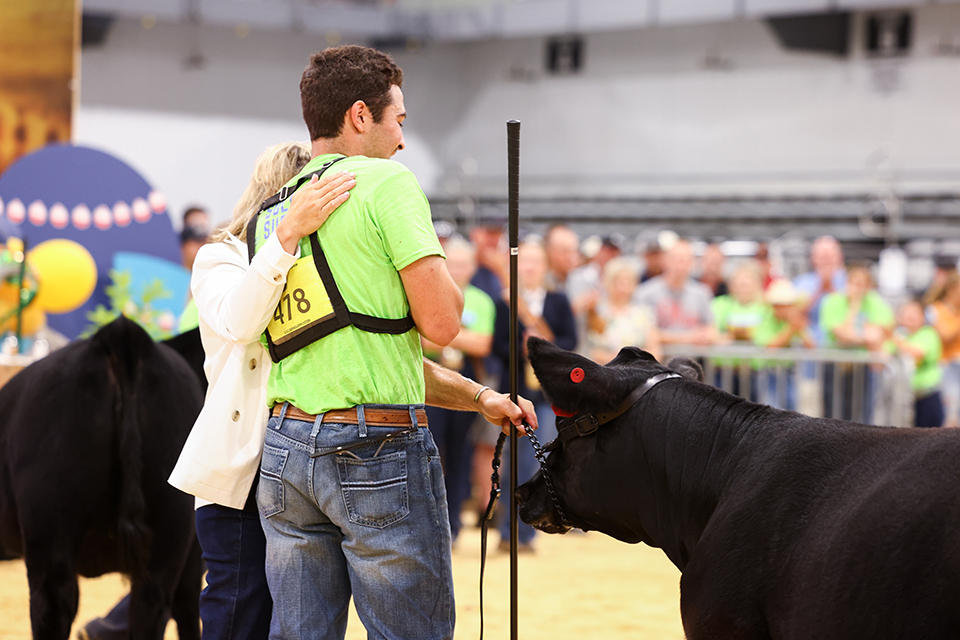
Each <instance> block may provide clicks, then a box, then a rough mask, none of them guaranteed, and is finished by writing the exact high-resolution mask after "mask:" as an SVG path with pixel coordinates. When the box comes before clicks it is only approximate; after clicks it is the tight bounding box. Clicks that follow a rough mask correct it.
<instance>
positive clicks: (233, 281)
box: [169, 234, 300, 509]
mask: <svg viewBox="0 0 960 640" xmlns="http://www.w3.org/2000/svg"><path fill="white" fill-rule="evenodd" d="M299 254H300V250H299V248H298V249H297V255H294V256H291V255H290V254H288V253H287V252H286V251H284V250H283V247H282V246H280V241H279V240H278V239H277V236H276V234H271V235H270V237H269V238H268V239H267V241H266V243H265V244H264V246H263V247H262V248H261V249H260V250H259V251H258V252H257V254H256V256H254V258H253V262H252V263H251V262H249V260H248V258H247V245H246V244H245V243H244V242H242V241H240V240H239V239H237V238H235V237H233V236H230V237H229V238H227V240H225V241H224V242H215V243H212V244H208V245H205V246H203V247H202V248H201V249H200V251H199V252H198V253H197V257H196V260H195V262H194V264H193V275H192V277H191V280H190V290H191V292H192V293H193V299H194V300H196V303H197V309H198V311H199V314H200V339H201V340H202V342H203V350H204V353H205V354H206V357H205V359H204V363H203V370H204V373H206V376H207V381H208V382H209V387H208V389H207V397H206V400H205V401H204V404H203V409H202V410H201V411H200V416H199V417H198V418H197V421H196V423H195V424H194V425H193V430H192V431H191V432H190V435H189V437H188V438H187V441H186V444H184V446H183V450H182V451H181V452H180V458H179V460H177V465H176V467H174V469H173V473H172V474H171V475H170V479H169V482H170V484H172V485H173V486H175V487H176V488H178V489H180V490H181V491H184V492H185V493H189V494H191V495H194V496H196V497H197V498H198V500H197V506H202V505H203V504H209V503H215V504H220V505H224V506H226V507H233V508H234V509H242V508H243V505H244V503H245V502H246V500H247V494H248V493H249V492H250V487H251V486H253V481H254V478H255V477H256V474H257V472H258V468H259V465H260V453H261V450H262V449H263V437H264V433H265V432H266V428H267V419H268V418H269V409H268V407H267V378H268V376H269V374H270V356H269V354H268V353H267V351H266V349H264V348H263V347H262V346H261V344H260V342H259V338H260V334H262V333H263V330H264V328H265V327H266V326H267V323H268V322H269V321H270V319H271V318H272V317H273V312H274V309H275V308H276V306H277V303H278V301H279V299H280V294H281V293H282V291H283V286H284V284H285V283H286V279H287V271H289V270H290V267H291V266H292V265H293V263H294V262H296V260H297V258H298V257H299Z"/></svg>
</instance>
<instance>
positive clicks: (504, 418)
mask: <svg viewBox="0 0 960 640" xmlns="http://www.w3.org/2000/svg"><path fill="white" fill-rule="evenodd" d="M517 400H518V401H519V402H520V406H519V407H518V406H517V405H515V404H513V402H511V401H510V394H507V393H496V392H495V391H493V390H492V389H491V390H487V391H484V392H483V393H482V394H481V395H480V399H479V400H478V404H479V405H480V413H481V414H483V417H484V418H486V419H487V421H488V422H491V423H493V424H499V425H500V428H501V429H502V430H503V432H504V433H506V434H509V433H510V424H511V423H513V424H515V425H517V434H518V435H521V436H525V435H527V431H526V429H524V428H523V425H522V424H521V419H522V420H523V421H526V423H527V424H529V425H530V427H531V429H532V430H533V431H536V430H537V428H538V427H539V426H540V425H539V424H537V414H536V412H535V411H534V410H533V403H532V402H530V401H529V400H527V399H526V398H517Z"/></svg>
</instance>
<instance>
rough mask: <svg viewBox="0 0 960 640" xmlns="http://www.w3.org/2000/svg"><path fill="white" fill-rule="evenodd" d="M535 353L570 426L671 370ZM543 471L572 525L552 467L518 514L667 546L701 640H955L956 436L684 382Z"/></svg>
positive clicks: (525, 490)
mask: <svg viewBox="0 0 960 640" xmlns="http://www.w3.org/2000/svg"><path fill="white" fill-rule="evenodd" d="M529 352H530V361H531V363H532V364H533V368H534V371H535V372H536V374H537V377H538V378H539V379H540V382H541V384H542V386H543V389H544V392H545V393H546V394H547V396H548V397H549V398H550V399H551V400H552V402H553V403H554V405H555V407H556V409H557V410H558V412H559V413H561V414H564V413H566V414H576V417H584V416H585V415H586V414H597V413H603V412H608V411H613V412H615V411H616V409H618V408H620V406H621V403H623V401H624V399H625V398H627V396H628V395H630V394H631V392H632V391H633V390H634V389H637V388H638V387H641V386H643V385H644V384H645V382H646V381H647V380H649V379H650V378H651V377H652V376H654V375H657V374H660V373H662V372H664V371H667V369H666V367H663V366H661V365H659V364H658V363H657V362H656V361H655V360H654V359H653V358H652V357H651V356H650V355H649V354H647V353H644V352H643V351H641V350H639V349H636V348H626V349H623V350H622V351H621V352H620V354H619V355H618V356H617V357H616V358H615V359H614V360H613V361H612V362H610V363H609V364H607V365H606V366H600V365H597V364H594V363H592V362H590V361H588V360H586V359H584V358H582V357H580V356H577V355H575V354H572V353H568V352H565V351H562V350H560V349H558V348H556V347H555V346H553V345H551V344H550V343H548V342H544V341H542V340H537V339H531V340H530V342H529ZM575 368H580V369H582V375H581V373H579V372H578V373H576V374H575V375H573V376H572V378H571V371H572V370H574V369H575ZM574 380H582V381H581V382H579V383H577V382H575V381H574ZM625 404H630V403H625ZM560 424H561V426H563V425H566V424H568V423H567V422H563V421H562V420H561V422H560ZM589 424H590V422H589V421H588V420H585V421H581V426H582V427H584V428H583V430H584V431H588V430H589V429H588V428H587V426H588V425H589ZM571 433H573V432H571ZM546 473H547V474H548V475H549V477H550V479H551V480H552V483H553V485H554V486H555V488H556V493H557V495H558V496H559V503H560V506H561V508H562V510H563V513H564V514H565V516H566V518H567V522H566V523H565V522H563V521H562V520H561V516H560V515H559V514H558V511H557V509H556V507H555V506H554V503H553V501H552V499H551V497H550V495H549V492H548V490H547V488H546V486H545V482H544V478H543V473H542V472H541V473H540V474H538V475H537V476H536V477H534V479H532V480H531V481H530V482H528V483H526V484H524V485H523V486H521V487H520V488H519V489H518V491H517V496H518V500H519V501H520V516H521V518H522V519H523V520H524V521H525V522H528V523H530V524H532V525H534V526H535V527H537V528H538V529H541V530H542V531H546V532H548V533H564V532H566V531H567V530H569V529H570V528H571V527H578V528H581V529H584V530H596V531H601V532H603V533H606V534H608V535H611V536H613V537H615V538H617V539H619V540H623V541H625V542H630V543H636V542H645V543H647V544H648V545H650V546H653V547H659V548H660V549H662V550H663V551H664V553H666V554H667V557H669V558H670V560H671V561H672V562H673V563H674V564H675V565H676V566H677V567H678V568H679V569H680V571H681V572H682V577H681V580H680V610H681V615H682V618H683V626H684V630H685V632H686V635H687V637H688V638H690V640H705V639H717V640H720V639H738V640H739V639H743V640H746V639H750V640H753V639H763V638H775V639H791V640H798V639H810V640H813V639H816V640H833V639H837V640H840V639H843V640H857V639H863V640H867V639H869V640H884V639H890V640H893V639H898V640H904V639H911V640H912V639H919V638H924V639H933V638H937V639H939V638H953V639H956V638H960V430H957V429H893V428H884V427H868V426H864V425H859V424H853V423H847V422H841V421H838V420H826V419H819V418H811V417H807V416H803V415H800V414H797V413H793V412H787V411H779V410H776V409H772V408H769V407H766V406H762V405H758V404H754V403H751V402H747V401H745V400H743V399H741V398H737V397H735V396H732V395H730V394H727V393H724V392H723V391H720V390H717V389H714V388H712V387H709V386H707V385H704V384H701V383H700V382H698V381H696V380H690V379H686V378H683V377H677V378H668V379H665V380H663V381H662V382H659V383H658V384H656V385H655V386H652V387H650V388H649V389H648V390H647V392H646V394H645V395H643V396H641V397H640V399H639V400H638V401H637V402H636V403H635V404H632V406H630V408H629V409H627V410H626V412H625V413H623V414H622V415H620V416H619V417H617V418H614V419H613V420H612V421H610V422H608V423H607V424H604V425H602V426H600V427H599V428H598V429H597V430H596V432H594V433H592V434H590V435H586V436H583V437H573V438H571V439H569V440H567V441H564V442H563V443H562V444H560V445H559V446H558V447H556V448H555V449H554V450H553V451H552V452H551V453H550V456H549V458H548V460H547V465H546Z"/></svg>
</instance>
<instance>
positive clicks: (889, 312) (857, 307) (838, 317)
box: [820, 265, 894, 351]
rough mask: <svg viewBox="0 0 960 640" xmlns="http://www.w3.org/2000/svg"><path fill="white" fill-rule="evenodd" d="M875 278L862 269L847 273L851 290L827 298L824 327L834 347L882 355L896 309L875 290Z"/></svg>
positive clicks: (822, 318)
mask: <svg viewBox="0 0 960 640" xmlns="http://www.w3.org/2000/svg"><path fill="white" fill-rule="evenodd" d="M874 286H875V284H874V281H873V276H872V275H871V273H870V271H869V269H868V268H867V267H865V266H862V265H857V266H853V267H849V268H848V269H847V290H846V291H845V292H841V291H837V292H834V293H831V294H828V295H827V296H825V297H824V299H823V303H822V304H821V306H820V327H821V329H823V334H824V336H825V338H826V344H827V345H828V346H832V347H845V348H851V349H869V350H871V351H880V350H881V349H882V348H883V343H884V342H885V341H886V339H887V333H888V332H889V330H890V329H892V328H893V322H894V316H893V309H892V308H891V307H890V305H889V304H888V303H887V302H886V300H884V299H883V298H881V297H880V294H879V293H877V291H876V290H875V288H874Z"/></svg>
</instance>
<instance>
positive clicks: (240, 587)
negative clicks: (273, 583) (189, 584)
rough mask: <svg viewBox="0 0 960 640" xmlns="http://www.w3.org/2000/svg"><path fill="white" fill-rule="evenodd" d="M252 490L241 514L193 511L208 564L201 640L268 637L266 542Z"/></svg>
mask: <svg viewBox="0 0 960 640" xmlns="http://www.w3.org/2000/svg"><path fill="white" fill-rule="evenodd" d="M253 490H256V486H254V488H253ZM253 490H251V498H250V499H248V500H247V505H246V507H244V509H243V510H239V509H231V508H230V507H224V506H221V505H217V504H211V505H207V506H205V507H200V508H199V509H197V537H198V539H199V540H200V547H201V548H202V549H203V559H204V561H206V563H207V586H206V587H205V588H204V590H203V592H202V593H201V594H200V619H201V620H202V621H203V640H266V639H267V637H268V636H269V633H270V616H271V609H272V606H273V601H272V600H271V598H270V590H269V589H268V588H267V580H266V574H265V573H264V570H263V565H264V559H265V557H266V541H265V539H264V537H263V528H262V527H261V525H260V517H259V514H258V513H257V511H256V502H255V499H254V496H253Z"/></svg>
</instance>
